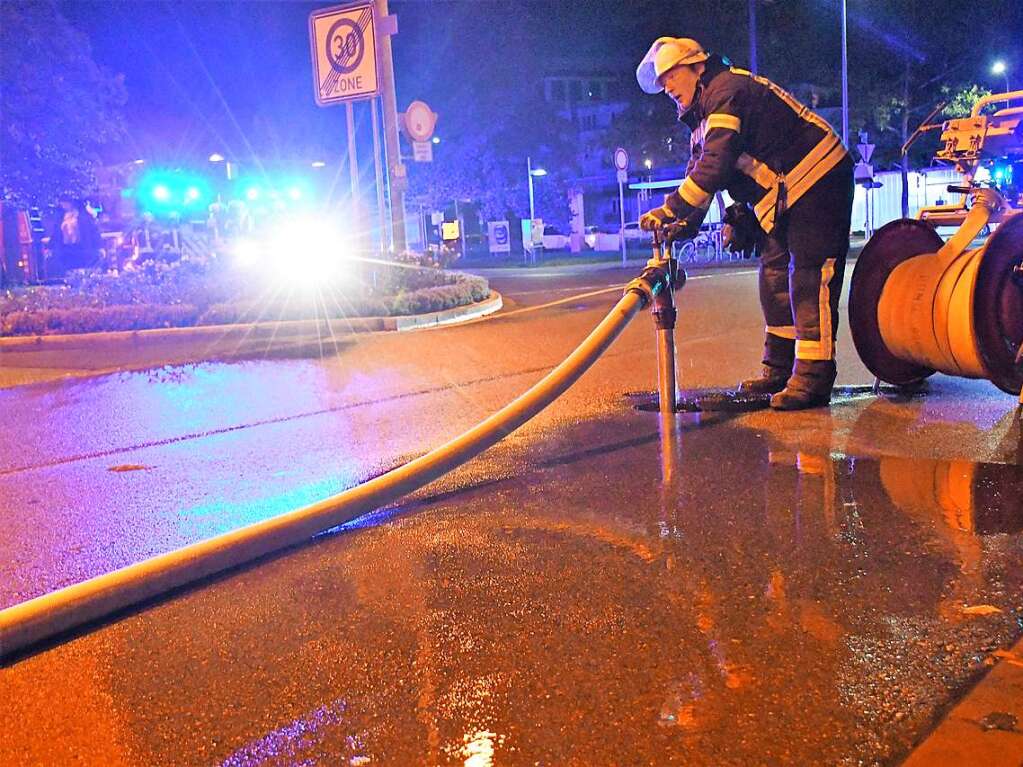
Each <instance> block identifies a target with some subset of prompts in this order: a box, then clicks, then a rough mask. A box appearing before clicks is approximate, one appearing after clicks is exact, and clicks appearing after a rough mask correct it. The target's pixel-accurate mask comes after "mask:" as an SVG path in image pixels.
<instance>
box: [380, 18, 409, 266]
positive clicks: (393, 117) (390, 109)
mask: <svg viewBox="0 0 1023 767" xmlns="http://www.w3.org/2000/svg"><path fill="white" fill-rule="evenodd" d="M376 11H377V16H378V17H379V18H381V19H383V18H386V17H387V16H388V15H389V12H388V8H387V0H376ZM380 79H381V81H382V82H381V93H382V98H383V108H384V149H385V151H386V152H387V172H388V178H389V182H390V189H391V224H392V227H393V239H392V240H391V241H392V243H393V245H394V251H395V253H403V252H404V251H405V250H406V244H405V183H406V179H405V166H404V165H402V162H401V148H400V146H399V144H398V99H397V96H396V95H395V92H394V60H393V59H392V56H391V37H390V35H381V36H380Z"/></svg>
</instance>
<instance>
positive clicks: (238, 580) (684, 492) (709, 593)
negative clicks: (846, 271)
mask: <svg viewBox="0 0 1023 767" xmlns="http://www.w3.org/2000/svg"><path fill="white" fill-rule="evenodd" d="M542 274H543V273H542V272H541V273H540V276H537V275H536V274H534V275H532V276H515V277H512V278H508V277H504V278H494V284H495V287H496V288H497V289H499V290H501V291H502V292H503V293H504V294H505V296H506V298H507V299H508V301H507V304H508V308H507V309H506V313H505V316H504V317H503V318H502V317H500V316H499V317H498V318H495V319H492V320H485V321H482V322H478V323H474V324H471V325H467V326H462V327H456V328H448V329H442V330H435V331H428V332H420V333H412V334H391V335H377V336H366V337H360V338H357V339H353V340H351V341H349V342H347V344H346V345H345V346H344V348H343V349H341V350H340V351H339V353H338V354H336V355H335V356H332V357H331V358H329V359H323V360H320V359H312V360H310V359H302V358H299V357H300V355H298V354H296V353H294V350H293V351H292V352H291V353H287V354H285V355H283V356H285V357H295V358H293V359H291V358H288V359H270V360H250V361H240V362H239V361H235V362H231V363H227V364H221V363H205V364H198V365H186V366H181V367H173V368H170V369H161V370H159V371H155V372H145V373H119V374H114V375H111V376H107V377H104V378H98V379H88V380H81V381H77V382H74V381H72V382H66V383H56V384H54V383H48V384H41V385H38V386H32V387H22V388H17V389H8V390H5V391H0V405H2V406H3V409H4V412H5V413H7V414H8V424H9V428H8V429H5V430H4V432H3V434H2V435H0V461H2V465H0V497H2V498H3V500H4V504H3V509H2V511H0V515H2V516H3V518H4V519H3V521H4V524H5V527H6V528H7V530H8V531H9V534H8V535H5V536H4V538H3V539H2V540H0V562H2V563H3V564H2V568H3V570H2V572H0V605H5V604H11V603H13V602H16V601H19V600H20V599H24V598H26V597H29V596H34V595H36V594H38V593H42V592H44V591H47V590H50V589H52V588H55V587H57V586H60V585H63V584H65V583H68V582H73V581H75V580H78V579H81V578H83V577H88V576H89V575H93V574H96V573H98V572H102V571H104V570H105V569H108V568H110V567H114V566H118V565H121V564H125V563H127V562H130V561H135V560H137V559H138V558H140V557H143V556H147V555H149V554H153V553H157V552H159V551H165V550H168V549H170V548H173V547H175V546H178V545H181V544H182V543H186V542H189V541H191V540H196V539H198V538H201V537H204V536H207V535H210V534H213V533H216V532H220V531H222V530H224V529H229V528H230V527H233V526H236V525H238V524H242V523H245V522H247V521H251V520H253V519H256V518H261V517H263V516H266V515H268V514H272V513H276V512H278V511H281V510H284V509H286V508H292V507H294V506H296V505H299V504H301V503H304V502H308V501H311V500H314V499H317V498H320V497H323V496H324V495H326V494H329V493H332V492H336V491H337V490H339V489H343V488H344V487H347V486H350V485H351V484H353V483H356V482H358V481H359V480H360V479H362V478H364V477H366V476H369V475H371V474H375V473H377V472H379V471H381V470H383V469H384V468H386V467H388V466H391V465H393V464H394V463H395V462H397V461H400V460H402V459H403V458H405V457H408V456H411V455H414V454H417V453H420V452H422V451H423V450H426V449H428V448H429V447H431V446H433V445H435V444H438V443H439V442H441V441H442V440H443V439H446V438H447V437H450V436H453V435H454V434H457V433H459V432H460V431H462V430H463V429H464V428H466V427H468V426H470V425H472V424H473V423H475V422H476V421H478V420H479V419H480V418H481V417H483V416H485V415H487V414H489V413H490V412H492V411H493V410H494V409H496V408H497V407H499V406H500V405H502V404H504V403H505V402H506V401H507V400H509V399H511V398H512V397H513V396H515V395H516V394H518V393H520V392H521V391H522V390H523V389H525V388H526V387H527V386H528V385H529V384H531V383H532V382H533V381H535V380H536V379H538V378H539V377H540V376H541V375H542V374H543V373H544V372H546V370H547V369H548V368H549V367H551V366H552V365H553V364H556V363H557V362H558V361H560V359H561V358H562V357H563V356H564V355H565V353H567V352H568V351H569V350H570V349H571V348H572V347H573V346H574V345H575V343H577V342H578V341H579V340H581V338H582V337H583V336H584V335H585V333H586V332H588V330H589V329H590V328H591V327H592V326H593V325H595V324H596V322H597V321H598V320H599V318H600V317H601V316H602V314H603V312H604V311H606V309H607V308H608V307H609V306H610V305H611V304H612V303H613V301H614V300H615V298H616V294H615V293H607V294H602V295H597V296H591V297H589V298H583V299H579V300H574V299H573V300H569V301H567V302H565V303H561V304H558V305H555V306H551V307H548V308H536V307H540V306H542V305H543V304H545V303H547V302H549V301H554V300H558V299H562V298H564V297H569V296H572V295H574V294H576V293H584V292H590V291H592V290H597V289H600V288H602V287H604V286H606V285H609V284H616V283H620V282H622V281H624V273H615V272H583V273H580V274H575V275H564V274H560V275H555V276H550V277H546V276H542ZM523 310H525V311H523ZM516 312H518V313H516ZM759 327H760V320H759V317H758V312H757V310H756V302H755V282H754V281H753V279H752V277H751V276H750V275H748V274H737V273H725V274H716V275H713V276H709V277H708V278H706V279H701V280H693V281H691V282H690V283H689V285H687V287H686V288H685V290H684V291H683V294H682V299H681V316H680V331H679V337H678V341H679V357H680V360H679V361H680V370H681V374H682V384H683V386H686V387H690V388H693V387H704V386H724V385H727V384H730V383H733V382H734V380H736V379H737V378H739V377H740V376H742V375H744V374H746V373H747V372H749V370H750V369H751V368H752V367H753V366H754V364H755V361H756V359H757V357H758V346H759V338H758V336H759ZM651 337H652V330H651V327H650V322H649V320H648V319H647V318H646V317H643V316H641V317H639V318H638V319H637V320H636V321H634V323H633V324H632V326H631V327H630V328H629V329H628V330H627V331H626V333H625V335H624V336H623V337H622V338H621V339H619V341H618V342H617V343H616V344H615V346H613V347H612V349H611V351H610V353H609V354H608V355H607V356H606V357H605V358H604V359H602V360H601V361H600V362H598V363H597V365H596V366H595V368H594V369H593V370H592V371H591V372H590V373H589V374H587V375H586V376H585V377H584V378H583V380H581V381H580V382H579V384H577V385H576V387H574V388H573V389H572V390H570V392H569V393H568V394H567V395H566V396H565V397H563V398H562V399H561V400H559V402H558V403H557V404H556V405H555V406H553V407H552V408H551V409H550V410H548V411H547V412H545V413H544V414H542V415H541V416H540V417H538V418H537V419H536V420H535V421H534V422H533V423H531V424H529V425H528V426H526V427H524V428H523V429H522V430H520V431H519V432H517V433H516V434H514V435H512V437H510V438H509V439H508V440H506V441H505V442H504V443H502V444H500V445H499V446H497V447H496V448H494V449H492V450H491V451H489V452H488V453H486V454H485V455H484V456H483V457H481V458H480V459H477V460H476V461H474V462H472V463H470V464H468V465H467V466H465V467H463V468H462V469H460V470H459V471H457V472H455V473H453V474H452V475H450V476H449V477H447V478H445V479H444V480H442V481H441V482H439V483H437V484H435V485H434V486H431V487H429V488H427V489H426V490H425V491H423V492H422V493H420V494H419V495H418V496H417V497H416V499H414V500H412V501H410V502H409V503H407V504H405V505H403V506H401V507H400V508H397V509H392V510H389V511H387V512H385V513H383V514H380V515H378V516H377V517H375V518H373V519H371V520H368V521H367V522H366V523H364V524H359V525H353V526H350V527H349V528H347V529H345V530H342V531H339V532H337V533H335V534H333V535H331V536H328V537H325V538H321V539H320V540H319V541H318V542H316V543H314V544H313V545H310V546H307V547H303V548H301V549H298V550H295V551H292V552H290V553H288V554H285V555H282V556H279V557H276V558H274V559H273V560H272V561H269V562H265V563H263V564H261V565H260V566H258V567H253V568H249V569H245V570H242V571H240V572H237V573H234V574H232V575H231V576H229V577H227V578H224V579H221V580H219V581H216V582H214V583H212V584H209V585H207V586H205V587H202V588H199V589H195V590H192V591H190V592H188V593H186V594H183V595H180V596H178V597H176V598H174V599H171V600H168V601H165V602H163V603H161V604H158V605H155V606H152V607H150V608H149V609H146V610H143V611H141V612H139V613H138V614H136V615H133V616H130V617H127V618H124V619H122V620H120V621H117V622H115V623H112V624H110V625H108V626H105V627H102V628H100V629H98V630H96V631H93V632H91V633H89V634H86V635H83V636H81V637H79V638H77V639H74V640H73V641H71V642H68V643H65V644H63V645H60V646H58V647H54V648H51V649H49V650H46V651H43V652H39V653H37V654H35V655H33V656H30V657H28V658H26V659H24V660H22V661H20V662H19V663H17V664H15V665H13V666H10V667H8V668H4V669H0V700H4V701H5V702H6V703H5V706H4V707H3V713H2V714H0V719H2V720H3V721H2V722H0V762H2V763H5V764H6V763H14V764H32V763H38V764H56V763H83V764H229V765H250V764H251V765H255V764H281V765H284V764H321V763H331V764H353V765H355V764H468V765H486V764H491V763H493V764H586V765H590V764H672V763H680V764H681V763H685V764H707V765H719V764H743V765H745V764H811V763H813V764H861V763H865V764H872V763H890V762H892V761H893V760H896V759H897V758H898V757H900V756H901V755H903V754H904V753H905V752H906V751H907V749H908V748H909V747H910V746H911V745H912V744H913V743H914V742H915V741H916V740H918V739H919V738H920V737H921V735H922V734H923V733H925V732H926V730H927V729H928V727H929V726H930V724H931V723H932V722H933V721H934V719H935V717H937V716H938V715H940V713H941V712H942V711H943V710H944V708H945V707H946V706H947V705H948V704H949V702H951V701H952V700H954V699H955V697H956V695H957V693H958V692H959V691H961V690H962V689H964V688H965V686H966V685H968V684H969V682H970V680H971V679H973V678H974V677H975V675H976V674H977V673H978V671H979V670H981V669H983V668H984V667H985V664H986V663H988V662H990V660H989V659H990V657H991V653H992V652H993V651H995V650H997V649H998V648H1001V647H1004V646H1006V645H1007V644H1009V643H1010V642H1011V641H1012V640H1013V639H1014V638H1015V637H1016V636H1017V635H1018V634H1019V633H1020V632H1021V622H1023V588H1021V587H1023V584H1021V580H1023V568H1021V567H1020V565H1021V564H1023V563H1021V560H1023V533H1021V528H1023V508H1021V507H1023V504H1021V501H1020V498H1021V497H1023V487H1021V484H1020V482H1021V474H1020V472H1021V469H1020V465H1021V463H1023V461H1021V455H1020V434H1019V423H1018V420H1015V421H1014V419H1013V415H1012V411H1013V404H1014V403H1013V401H1012V399H1011V398H1009V397H1007V396H1006V395H1003V394H1000V393H999V392H997V391H996V390H994V388H993V387H991V386H990V385H987V384H982V383H976V382H957V381H952V380H951V379H947V378H940V379H936V380H935V381H934V383H933V384H932V386H931V391H930V393H929V394H927V395H926V396H924V397H921V398H916V399H912V400H908V401H898V400H893V399H874V398H872V397H866V396H857V397H852V398H848V399H846V400H843V401H841V402H839V403H838V404H836V405H835V406H833V407H832V408H831V410H830V411H816V412H812V413H802V414H792V415H779V414H773V413H769V412H756V413H745V414H727V415H720V414H718V415H708V414H702V415H695V414H694V415H682V416H679V417H678V419H677V420H676V421H675V422H674V424H664V423H661V422H660V419H659V417H658V416H657V415H656V414H651V413H645V412H640V411H636V410H634V409H632V407H631V405H632V404H633V402H632V401H631V400H628V399H626V398H624V396H623V395H624V394H625V393H626V392H631V391H638V390H644V389H646V390H648V389H650V388H652V386H653V382H654V368H655V359H654V353H653V348H652V343H651V340H652V338H651ZM842 340H844V343H842V342H841V341H840V350H841V353H842V356H840V366H841V373H840V380H841V381H843V382H846V383H866V382H868V380H869V379H868V378H867V375H866V373H865V371H864V370H863V369H862V367H861V366H860V365H859V364H858V363H857V362H856V361H855V360H854V357H853V355H852V347H851V343H849V341H848V336H847V335H844V338H843V339H842ZM111 469H122V470H120V471H112V470H111Z"/></svg>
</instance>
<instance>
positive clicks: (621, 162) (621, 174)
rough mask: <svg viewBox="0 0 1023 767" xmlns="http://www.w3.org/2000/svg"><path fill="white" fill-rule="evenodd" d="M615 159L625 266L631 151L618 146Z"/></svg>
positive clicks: (620, 241) (620, 230)
mask: <svg viewBox="0 0 1023 767" xmlns="http://www.w3.org/2000/svg"><path fill="white" fill-rule="evenodd" d="M613 159H614V165H615V170H616V171H618V214H619V220H620V222H621V225H620V226H619V228H618V240H619V245H620V246H621V249H622V266H625V265H626V255H625V182H626V181H628V180H629V153H628V152H626V151H625V149H624V148H623V147H618V148H617V149H615V151H614V155H613Z"/></svg>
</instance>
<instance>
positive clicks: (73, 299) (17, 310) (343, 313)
mask: <svg viewBox="0 0 1023 767" xmlns="http://www.w3.org/2000/svg"><path fill="white" fill-rule="evenodd" d="M395 271H397V270H395ZM430 279H432V280H433V281H437V280H440V281H442V284H440V285H433V286H427V287H415V288H414V289H412V290H406V289H404V287H397V291H396V292H395V293H394V294H393V295H359V296H354V297H353V296H349V297H345V298H344V300H342V301H340V303H339V304H335V305H333V306H331V305H329V304H328V305H327V306H326V307H324V306H323V305H322V304H319V305H318V302H311V303H296V302H290V303H289V302H287V301H285V300H283V299H278V300H276V301H269V302H266V301H255V300H252V299H251V298H248V299H247V300H245V299H241V300H232V301H216V302H205V301H202V300H201V299H202V298H203V297H204V296H203V295H201V294H199V293H197V290H196V286H195V284H194V283H193V284H189V286H188V292H189V293H190V295H188V296H187V298H188V299H189V300H188V301H183V302H181V303H163V302H160V303H149V302H146V300H147V299H149V300H151V299H153V298H158V299H164V300H166V299H168V298H170V299H172V300H173V299H175V298H176V297H177V296H175V295H173V291H171V290H168V289H167V288H166V286H162V287H161V288H160V289H155V290H152V289H150V288H152V286H146V289H145V290H138V289H137V288H134V287H133V288H132V289H130V290H129V289H126V288H124V289H122V288H121V287H118V288H117V289H114V288H112V287H111V284H109V283H110V281H109V280H99V281H98V283H97V284H99V286H100V290H98V291H93V292H88V291H85V292H82V291H80V290H74V289H68V288H31V289H29V290H28V291H24V292H22V293H20V294H18V293H9V294H7V296H6V297H3V296H0V336H24V335H54V334H66V333H95V332H110V331H119V330H146V329H153V328H170V327H194V326H199V325H225V324H236V323H240V322H257V321H268V320H271V319H272V320H304V319H323V318H324V317H325V316H326V318H329V319H343V318H345V317H390V316H403V315H410V314H424V313H427V312H435V311H442V310H444V309H450V308H453V307H456V306H465V305H467V304H471V303H475V302H478V301H482V300H484V299H486V298H487V296H489V295H490V286H489V284H488V283H487V281H486V279H484V278H483V277H477V276H475V275H469V274H463V273H459V272H439V271H432V274H430V275H429V276H424V275H422V274H415V275H414V276H413V279H410V280H401V279H392V280H389V279H387V278H385V279H383V280H381V282H382V283H383V285H382V287H383V288H384V289H387V288H394V287H396V286H397V285H400V284H402V283H404V285H406V286H418V285H422V284H423V283H424V282H427V281H428V280H430ZM32 291H36V292H32ZM38 291H50V292H49V293H45V292H38ZM97 293H98V294H100V295H97ZM118 293H119V294H121V295H122V296H123V295H124V294H126V293H131V295H130V298H131V299H141V300H142V302H140V303H123V304H114V305H109V306H105V305H102V304H101V303H100V301H101V299H102V298H107V297H111V296H112V295H113V294H118ZM221 294H222V291H217V290H213V291H210V292H209V293H208V295H209V296H210V297H221ZM119 297H120V296H119ZM197 298H198V299H200V300H196V299H197ZM122 300H123V299H122Z"/></svg>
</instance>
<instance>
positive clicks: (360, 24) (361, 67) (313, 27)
mask: <svg viewBox="0 0 1023 767" xmlns="http://www.w3.org/2000/svg"><path fill="white" fill-rule="evenodd" d="M374 20H375V15H374V10H373V3H371V2H368V3H362V4H360V5H350V6H347V7H334V8H323V9H321V10H318V11H313V13H311V14H310V15H309V41H310V44H311V46H312V55H313V80H314V86H315V89H316V90H315V95H316V103H317V104H319V105H320V106H321V107H322V106H329V105H331V104H339V103H341V102H344V101H352V100H354V99H365V98H371V97H373V96H377V95H379V93H380V78H379V77H378V76H377V45H376V40H377V37H376V25H375V23H374Z"/></svg>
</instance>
